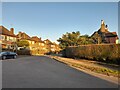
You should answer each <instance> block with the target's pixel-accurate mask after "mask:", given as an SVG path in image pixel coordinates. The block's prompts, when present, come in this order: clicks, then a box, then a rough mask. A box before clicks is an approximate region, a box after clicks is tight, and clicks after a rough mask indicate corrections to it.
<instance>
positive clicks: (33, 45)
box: [17, 32, 47, 55]
mask: <svg viewBox="0 0 120 90" xmlns="http://www.w3.org/2000/svg"><path fill="white" fill-rule="evenodd" d="M17 36H18V37H19V40H26V41H28V42H29V47H28V49H29V50H31V51H32V52H33V54H34V55H36V54H44V53H46V52H47V50H46V45H45V43H44V42H43V41H42V40H41V38H38V37H37V36H33V37H30V36H29V35H27V34H26V33H24V32H19V33H18V34H17Z"/></svg>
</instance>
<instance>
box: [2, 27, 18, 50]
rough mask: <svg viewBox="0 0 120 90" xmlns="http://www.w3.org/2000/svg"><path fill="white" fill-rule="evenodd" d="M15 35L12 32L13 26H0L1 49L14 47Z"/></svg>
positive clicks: (15, 46)
mask: <svg viewBox="0 0 120 90" xmlns="http://www.w3.org/2000/svg"><path fill="white" fill-rule="evenodd" d="M16 41H17V36H16V35H15V34H14V28H10V30H8V29H7V28H5V27H4V26H0V44H1V48H2V49H13V50H14V49H15V48H17V45H16Z"/></svg>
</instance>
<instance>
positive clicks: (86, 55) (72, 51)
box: [63, 44, 120, 64]
mask: <svg viewBox="0 0 120 90" xmlns="http://www.w3.org/2000/svg"><path fill="white" fill-rule="evenodd" d="M63 56H66V57H70V58H82V59H90V60H97V61H104V62H107V63H115V64H119V61H120V44H93V45H81V46H77V47H67V48H66V49H65V50H64V52H63Z"/></svg>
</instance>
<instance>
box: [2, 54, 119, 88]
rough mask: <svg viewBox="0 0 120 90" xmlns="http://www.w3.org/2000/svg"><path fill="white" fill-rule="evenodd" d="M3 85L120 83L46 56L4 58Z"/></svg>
mask: <svg viewBox="0 0 120 90" xmlns="http://www.w3.org/2000/svg"><path fill="white" fill-rule="evenodd" d="M2 87H3V88H117V87H118V85H117V84H114V83H111V82H108V81H105V80H103V79H100V78H97V77H94V76H91V75H89V74H86V73H84V72H81V71H78V70H76V69H73V68H71V67H69V66H67V65H65V64H63V63H60V62H57V61H55V60H54V59H50V58H48V57H45V56H29V57H19V58H17V59H7V60H4V61H2Z"/></svg>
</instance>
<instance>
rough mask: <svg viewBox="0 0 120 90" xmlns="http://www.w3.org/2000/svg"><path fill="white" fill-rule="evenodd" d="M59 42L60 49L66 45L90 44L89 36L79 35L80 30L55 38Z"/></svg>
mask: <svg viewBox="0 0 120 90" xmlns="http://www.w3.org/2000/svg"><path fill="white" fill-rule="evenodd" d="M57 41H58V42H59V43H60V44H59V45H60V47H61V48H62V49H64V48H66V47H67V46H78V45H86V44H91V43H92V42H91V41H90V37H89V36H88V35H82V36H80V32H79V31H77V32H72V33H68V32H67V33H66V34H63V36H62V37H61V38H59V39H58V40H57Z"/></svg>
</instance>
